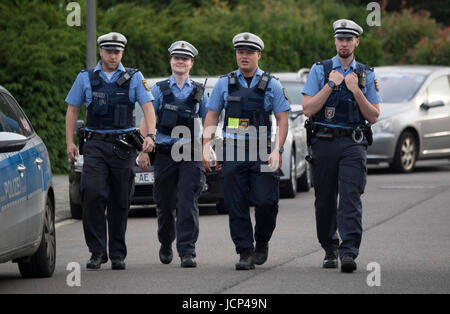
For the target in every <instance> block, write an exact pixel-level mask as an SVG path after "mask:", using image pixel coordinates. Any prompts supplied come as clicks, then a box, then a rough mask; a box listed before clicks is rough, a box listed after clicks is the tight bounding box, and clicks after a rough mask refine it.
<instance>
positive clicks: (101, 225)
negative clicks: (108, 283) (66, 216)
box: [81, 140, 136, 259]
mask: <svg viewBox="0 0 450 314" xmlns="http://www.w3.org/2000/svg"><path fill="white" fill-rule="evenodd" d="M83 157H84V166H83V174H82V176H81V195H82V205H83V229H84V236H85V240H86V244H87V246H88V248H89V251H90V252H91V253H106V252H107V250H106V247H107V235H106V233H107V231H106V230H108V236H109V257H110V258H111V259H125V257H126V255H127V247H126V244H125V232H126V229H127V219H128V211H129V208H130V198H131V193H132V189H133V186H134V175H135V174H134V171H133V165H134V163H135V160H136V151H135V150H133V151H128V152H127V151H124V150H122V149H120V148H118V147H116V146H115V145H114V144H113V143H109V142H105V141H100V140H89V141H88V142H86V144H85V145H84V152H83ZM106 209H107V217H105V210H106ZM106 220H107V221H108V227H107V225H106Z"/></svg>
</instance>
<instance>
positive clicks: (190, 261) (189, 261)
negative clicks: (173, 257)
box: [181, 255, 197, 268]
mask: <svg viewBox="0 0 450 314" xmlns="http://www.w3.org/2000/svg"><path fill="white" fill-rule="evenodd" d="M181 267H183V268H187V267H197V262H196V261H195V257H194V256H192V255H184V256H181Z"/></svg>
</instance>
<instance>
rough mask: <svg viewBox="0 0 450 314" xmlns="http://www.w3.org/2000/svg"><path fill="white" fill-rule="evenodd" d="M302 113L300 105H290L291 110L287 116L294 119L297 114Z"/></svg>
mask: <svg viewBox="0 0 450 314" xmlns="http://www.w3.org/2000/svg"><path fill="white" fill-rule="evenodd" d="M302 114H303V107H302V105H291V111H289V117H290V118H291V119H292V120H295V119H296V118H297V117H298V116H301V115H302Z"/></svg>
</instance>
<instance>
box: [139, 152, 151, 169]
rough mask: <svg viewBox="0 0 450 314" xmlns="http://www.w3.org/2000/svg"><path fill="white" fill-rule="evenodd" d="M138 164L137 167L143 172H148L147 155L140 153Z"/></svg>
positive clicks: (148, 158) (148, 157) (148, 161)
mask: <svg viewBox="0 0 450 314" xmlns="http://www.w3.org/2000/svg"><path fill="white" fill-rule="evenodd" d="M138 163H139V167H140V168H141V169H142V170H143V171H148V166H150V156H149V155H148V153H143V152H140V153H139V157H138Z"/></svg>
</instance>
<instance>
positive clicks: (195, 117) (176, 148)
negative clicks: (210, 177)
mask: <svg viewBox="0 0 450 314" xmlns="http://www.w3.org/2000/svg"><path fill="white" fill-rule="evenodd" d="M169 53H170V55H171V59H170V66H171V68H172V76H171V77H169V78H168V79H166V80H164V81H161V82H158V83H156V84H155V85H154V86H153V88H152V94H153V96H154V98H155V101H154V102H153V106H154V108H155V112H156V115H157V121H158V122H157V135H156V157H155V161H154V171H155V184H154V193H153V195H154V200H155V203H156V212H157V216H158V239H159V242H160V243H161V247H160V250H159V258H160V260H161V262H162V263H163V264H169V263H171V261H172V259H173V252H172V242H173V241H174V239H175V237H176V240H177V241H176V245H177V251H178V255H179V256H180V258H181V267H196V266H197V262H196V260H195V258H196V252H195V244H196V242H197V238H198V234H199V224H198V220H199V219H198V217H199V209H198V197H199V196H200V193H201V191H202V189H203V186H204V184H205V170H204V168H203V166H202V164H201V162H200V157H197V159H196V160H195V159H194V157H195V156H194V154H193V153H194V150H193V149H194V146H198V149H197V151H198V154H197V155H198V156H200V154H201V152H200V151H201V144H200V142H199V139H200V138H201V135H202V129H201V125H202V122H201V121H202V119H204V118H205V116H206V103H207V101H208V100H207V96H206V94H205V93H204V86H203V85H201V84H200V83H198V82H195V81H193V80H192V79H190V78H189V71H190V70H191V68H192V66H193V65H194V57H196V56H197V55H198V51H197V49H196V48H195V47H194V46H193V45H192V44H190V43H188V42H186V41H176V42H174V43H173V44H172V45H171V46H170V48H169ZM196 123H197V126H199V127H195V124H196ZM179 127H184V128H187V129H188V131H189V132H186V133H187V134H189V135H191V136H189V137H188V138H180V137H179V134H178V133H177V132H176V130H175V128H179ZM141 132H142V133H143V134H145V133H146V132H147V131H146V128H145V125H142V124H141ZM172 132H174V134H172ZM195 132H197V134H194V133H195ZM175 133H177V134H176V135H175ZM195 138H196V139H197V140H198V142H197V143H194V142H192V140H193V139H195ZM175 144H176V145H175ZM197 144H198V145H197ZM180 154H182V155H183V156H181V155H180ZM175 155H180V156H177V157H176V156H175ZM181 157H183V158H181ZM179 159H180V160H179ZM139 165H140V166H141V168H142V169H143V170H147V169H148V166H149V165H150V160H149V155H148V154H145V153H141V154H140V155H139ZM175 217H176V219H175Z"/></svg>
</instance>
